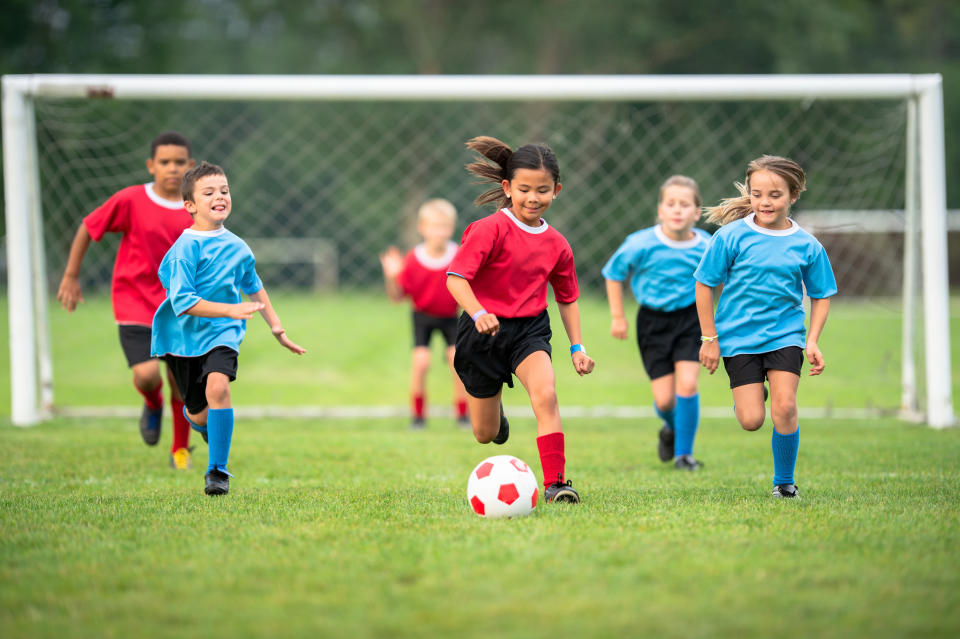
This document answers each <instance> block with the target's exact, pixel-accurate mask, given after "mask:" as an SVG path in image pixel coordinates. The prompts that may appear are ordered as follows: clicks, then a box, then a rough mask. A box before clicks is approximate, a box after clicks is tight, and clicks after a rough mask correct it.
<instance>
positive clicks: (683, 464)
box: [673, 455, 703, 470]
mask: <svg viewBox="0 0 960 639" xmlns="http://www.w3.org/2000/svg"><path fill="white" fill-rule="evenodd" d="M673 466H674V467H675V468H676V469H677V470H700V469H701V468H703V462H701V461H697V460H696V459H694V458H693V455H680V456H679V457H677V459H676V460H675V461H674V462H673Z"/></svg>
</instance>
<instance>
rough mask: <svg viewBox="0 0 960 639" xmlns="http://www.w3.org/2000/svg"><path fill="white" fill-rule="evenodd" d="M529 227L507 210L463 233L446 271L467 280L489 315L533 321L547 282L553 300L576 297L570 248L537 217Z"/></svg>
mask: <svg viewBox="0 0 960 639" xmlns="http://www.w3.org/2000/svg"><path fill="white" fill-rule="evenodd" d="M540 222H541V224H540V226H527V225H526V224H524V223H523V222H521V221H520V220H518V219H517V218H516V217H514V215H513V213H511V212H510V211H509V210H508V209H500V211H498V212H496V213H494V214H493V215H489V216H487V217H485V218H483V219H480V220H477V221H476V222H474V223H473V224H471V225H470V226H468V227H467V230H466V231H464V232H463V240H462V241H461V245H460V250H459V251H458V252H457V255H456V257H454V258H453V261H452V262H451V263H450V266H449V267H448V268H447V273H449V274H451V275H459V276H460V277H462V278H464V279H466V280H467V281H469V282H470V287H471V288H472V289H473V293H474V295H476V296H477V299H478V300H479V301H480V303H481V304H483V308H484V309H486V311H487V312H488V313H493V314H494V315H498V316H500V317H535V316H537V315H539V314H540V313H541V312H542V311H543V310H544V309H546V308H547V282H550V285H551V286H552V287H553V295H554V297H555V298H556V300H557V302H560V303H562V304H569V303H570V302H575V301H577V298H578V297H580V287H579V285H578V284H577V271H576V269H575V267H574V264H573V250H572V249H571V248H570V244H569V243H567V240H566V239H565V238H564V237H563V236H562V235H561V234H560V232H559V231H557V230H556V229H554V228H552V227H550V226H549V225H548V224H547V222H546V220H543V219H541V220H540Z"/></svg>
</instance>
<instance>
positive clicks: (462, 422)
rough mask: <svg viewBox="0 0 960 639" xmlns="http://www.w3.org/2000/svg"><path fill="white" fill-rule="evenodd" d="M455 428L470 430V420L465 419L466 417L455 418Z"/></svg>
mask: <svg viewBox="0 0 960 639" xmlns="http://www.w3.org/2000/svg"><path fill="white" fill-rule="evenodd" d="M457 427H458V428H461V429H463V430H468V429H470V428H473V427H472V426H471V425H470V418H469V417H467V416H466V415H461V416H460V417H457Z"/></svg>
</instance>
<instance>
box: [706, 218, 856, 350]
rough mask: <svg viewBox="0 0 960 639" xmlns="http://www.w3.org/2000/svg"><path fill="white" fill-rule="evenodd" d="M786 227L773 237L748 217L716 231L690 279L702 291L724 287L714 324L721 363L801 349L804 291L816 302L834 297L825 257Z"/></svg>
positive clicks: (802, 233) (800, 231) (809, 238)
mask: <svg viewBox="0 0 960 639" xmlns="http://www.w3.org/2000/svg"><path fill="white" fill-rule="evenodd" d="M788 219H789V218H788ZM789 221H790V228H789V229H785V230H782V231H773V230H770V229H765V228H762V227H760V226H758V225H757V224H756V222H754V214H752V213H751V214H750V215H748V216H747V217H745V218H743V219H740V220H737V221H735V222H731V223H730V224H727V225H726V226H724V227H723V228H721V229H720V230H719V231H717V232H716V234H714V236H713V238H712V239H711V240H710V244H709V245H708V246H707V252H706V253H704V255H703V259H702V260H701V261H700V266H699V267H697V272H696V273H695V274H694V276H695V277H696V278H697V281H698V282H702V283H703V284H706V285H707V286H711V287H713V286H719V285H720V284H723V291H722V292H721V294H720V303H719V304H718V306H717V319H716V321H717V335H719V340H718V341H719V343H720V354H721V355H723V356H724V357H731V356H733V355H741V354H745V353H769V352H771V351H775V350H778V349H781V348H785V347H787V346H799V347H800V348H804V347H805V346H806V329H805V328H804V326H803V319H804V312H803V289H804V287H806V289H807V295H809V296H810V297H812V298H816V299H822V298H825V297H831V296H833V295H836V294H837V281H836V280H835V279H834V277H833V269H832V268H831V267H830V260H828V259H827V252H826V251H825V250H823V246H822V245H821V244H820V242H818V241H817V239H816V238H815V237H813V236H812V235H810V234H809V233H807V232H806V231H804V230H803V229H801V228H800V226H799V225H798V224H797V223H796V222H794V221H793V220H789Z"/></svg>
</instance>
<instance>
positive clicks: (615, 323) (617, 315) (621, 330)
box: [607, 280, 627, 339]
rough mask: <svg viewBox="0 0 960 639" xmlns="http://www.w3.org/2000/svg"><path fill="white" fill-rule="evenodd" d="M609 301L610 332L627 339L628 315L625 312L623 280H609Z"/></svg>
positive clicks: (619, 337)
mask: <svg viewBox="0 0 960 639" xmlns="http://www.w3.org/2000/svg"><path fill="white" fill-rule="evenodd" d="M607 302H608V303H609V304H610V334H611V335H613V336H614V337H615V338H617V339H627V317H626V315H625V314H624V312H623V282H618V281H616V280H607Z"/></svg>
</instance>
